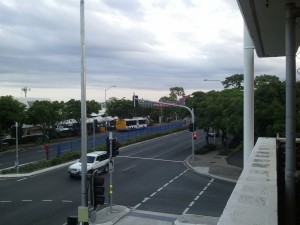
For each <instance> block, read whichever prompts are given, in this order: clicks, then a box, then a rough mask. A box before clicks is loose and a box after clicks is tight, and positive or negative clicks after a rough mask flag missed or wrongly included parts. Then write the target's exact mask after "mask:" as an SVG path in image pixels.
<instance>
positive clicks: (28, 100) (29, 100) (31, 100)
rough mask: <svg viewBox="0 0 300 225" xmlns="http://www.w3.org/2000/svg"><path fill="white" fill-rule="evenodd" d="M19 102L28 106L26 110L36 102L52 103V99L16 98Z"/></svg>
mask: <svg viewBox="0 0 300 225" xmlns="http://www.w3.org/2000/svg"><path fill="white" fill-rule="evenodd" d="M16 99H17V100H18V101H19V102H21V103H23V104H24V105H26V108H30V107H31V106H32V105H33V103H34V102H35V101H48V102H51V100H50V98H23V97H21V98H16Z"/></svg>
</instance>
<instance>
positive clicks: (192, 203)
mask: <svg viewBox="0 0 300 225" xmlns="http://www.w3.org/2000/svg"><path fill="white" fill-rule="evenodd" d="M213 181H214V179H211V180H210V181H209V182H208V183H207V184H206V186H205V187H204V188H203V189H202V191H201V192H200V193H199V194H198V195H197V196H196V197H195V198H194V200H193V201H191V203H190V204H189V207H187V208H186V209H185V210H184V211H183V212H182V214H186V213H187V212H188V211H189V210H190V207H192V206H193V205H194V204H195V202H196V201H197V200H198V199H199V198H200V196H201V195H202V194H203V193H204V192H205V191H206V190H207V188H208V187H209V186H210V185H211V184H212V182H213Z"/></svg>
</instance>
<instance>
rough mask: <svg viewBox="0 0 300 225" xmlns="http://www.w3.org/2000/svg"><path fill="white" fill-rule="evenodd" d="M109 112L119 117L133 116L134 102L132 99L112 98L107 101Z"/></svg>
mask: <svg viewBox="0 0 300 225" xmlns="http://www.w3.org/2000/svg"><path fill="white" fill-rule="evenodd" d="M107 114H108V115H110V116H118V117H119V118H131V117H133V103H132V101H131V100H126V99H117V98H110V99H109V100H108V101H107Z"/></svg>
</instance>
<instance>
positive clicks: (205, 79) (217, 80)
mask: <svg viewBox="0 0 300 225" xmlns="http://www.w3.org/2000/svg"><path fill="white" fill-rule="evenodd" d="M204 81H220V82H221V83H222V81H221V80H208V79H204Z"/></svg>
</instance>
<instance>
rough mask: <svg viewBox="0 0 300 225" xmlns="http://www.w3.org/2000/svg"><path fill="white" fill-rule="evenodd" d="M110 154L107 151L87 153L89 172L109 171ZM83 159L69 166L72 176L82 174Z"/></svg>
mask: <svg viewBox="0 0 300 225" xmlns="http://www.w3.org/2000/svg"><path fill="white" fill-rule="evenodd" d="M108 158H109V156H108V155H107V154H106V151H96V152H91V153H88V154H87V172H88V173H92V172H94V171H95V170H97V171H98V172H99V173H100V172H106V173H107V172H108V171H109V159H108ZM81 165H82V163H81V159H79V160H78V161H77V162H76V163H74V164H72V165H70V166H69V168H68V173H69V175H70V176H71V177H80V176H81Z"/></svg>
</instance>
